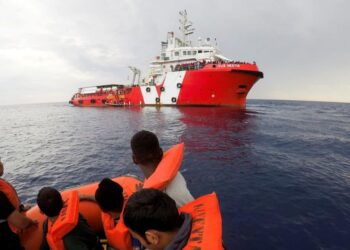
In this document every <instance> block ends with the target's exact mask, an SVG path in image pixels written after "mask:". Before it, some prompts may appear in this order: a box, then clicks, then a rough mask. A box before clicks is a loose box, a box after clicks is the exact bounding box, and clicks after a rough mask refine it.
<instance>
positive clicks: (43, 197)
mask: <svg viewBox="0 0 350 250" xmlns="http://www.w3.org/2000/svg"><path fill="white" fill-rule="evenodd" d="M36 202H37V203H38V206H39V208H40V210H41V211H42V212H43V213H44V214H45V215H47V216H49V217H54V216H57V215H59V214H60V212H61V209H62V207H63V201H62V196H61V194H60V192H58V191H57V190H56V189H54V188H52V187H43V188H42V189H40V191H39V193H38V196H37V198H36Z"/></svg>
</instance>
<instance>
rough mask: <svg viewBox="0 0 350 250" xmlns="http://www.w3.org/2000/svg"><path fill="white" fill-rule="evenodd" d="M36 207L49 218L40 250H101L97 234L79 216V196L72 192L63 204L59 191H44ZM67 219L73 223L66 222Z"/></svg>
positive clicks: (40, 192) (49, 189)
mask: <svg viewBox="0 0 350 250" xmlns="http://www.w3.org/2000/svg"><path fill="white" fill-rule="evenodd" d="M37 203H38V207H39V209H40V211H41V212H42V213H44V214H45V215H46V216H47V219H46V220H45V221H44V224H43V241H42V244H41V247H40V249H41V250H49V249H65V250H80V249H85V250H87V249H91V250H95V249H101V246H100V244H99V240H98V238H97V236H96V234H95V233H94V232H93V231H92V230H91V229H90V227H89V225H88V224H87V222H86V220H85V219H84V217H83V216H82V215H81V214H80V213H79V210H78V208H79V206H78V204H77V203H79V198H78V194H77V192H72V193H71V195H70V196H69V198H68V199H66V200H65V201H63V200H62V196H61V194H60V193H59V192H58V191H57V190H56V189H54V188H51V187H44V188H42V189H41V190H40V191H39V193H38V196H37ZM71 208H75V209H71ZM68 213H70V214H68ZM76 216H78V220H75V219H72V218H76ZM68 218H69V220H70V221H67V220H68ZM72 221H77V223H72Z"/></svg>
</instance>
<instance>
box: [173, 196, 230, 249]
mask: <svg viewBox="0 0 350 250" xmlns="http://www.w3.org/2000/svg"><path fill="white" fill-rule="evenodd" d="M179 211H180V212H185V213H188V214H190V215H191V216H192V228H191V234H190V237H189V239H188V241H187V244H186V246H185V247H184V248H183V249H185V250H193V249H201V250H222V249H224V248H223V246H222V221H221V213H220V207H219V201H218V198H217V196H216V194H215V193H212V194H207V195H203V196H201V197H199V198H198V199H196V200H194V201H192V202H190V203H188V204H186V205H185V206H183V207H181V208H180V209H179Z"/></svg>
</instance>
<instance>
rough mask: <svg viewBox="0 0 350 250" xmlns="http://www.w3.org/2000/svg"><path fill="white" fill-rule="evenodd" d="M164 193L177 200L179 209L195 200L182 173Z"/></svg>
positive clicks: (177, 175) (178, 174)
mask: <svg viewBox="0 0 350 250" xmlns="http://www.w3.org/2000/svg"><path fill="white" fill-rule="evenodd" d="M164 193H166V194H167V195H169V196H170V197H171V198H172V199H174V200H175V202H176V206H177V207H182V206H183V205H185V204H187V203H189V202H191V201H193V200H194V198H193V196H192V195H191V193H190V191H189V190H188V188H187V184H186V180H185V178H184V177H183V176H182V174H181V173H180V172H178V173H177V174H176V176H175V178H174V179H173V180H172V182H170V183H169V185H168V186H167V187H166V188H165V189H164Z"/></svg>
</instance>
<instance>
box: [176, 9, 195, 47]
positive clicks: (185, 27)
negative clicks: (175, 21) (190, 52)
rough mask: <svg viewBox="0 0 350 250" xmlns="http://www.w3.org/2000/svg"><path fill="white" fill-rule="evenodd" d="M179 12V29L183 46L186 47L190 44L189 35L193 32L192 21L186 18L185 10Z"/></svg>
mask: <svg viewBox="0 0 350 250" xmlns="http://www.w3.org/2000/svg"><path fill="white" fill-rule="evenodd" d="M179 14H180V16H181V19H180V20H179V22H180V25H181V26H180V27H179V29H180V30H181V32H182V42H183V46H184V47H187V46H190V45H191V41H190V39H189V36H190V35H191V34H193V32H194V28H193V27H192V22H191V21H188V19H187V11H186V10H183V11H180V12H179Z"/></svg>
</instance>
